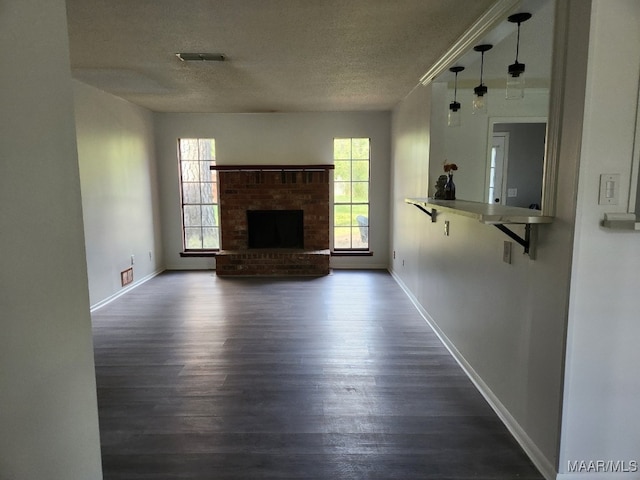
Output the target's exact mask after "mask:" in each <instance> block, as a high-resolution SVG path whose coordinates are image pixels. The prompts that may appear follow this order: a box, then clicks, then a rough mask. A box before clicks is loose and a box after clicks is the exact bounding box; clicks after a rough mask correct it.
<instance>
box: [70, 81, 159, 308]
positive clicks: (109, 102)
mask: <svg viewBox="0 0 640 480" xmlns="http://www.w3.org/2000/svg"><path fill="white" fill-rule="evenodd" d="M74 96H75V112H76V124H77V137H78V157H79V162H80V181H81V185H82V206H83V214H84V226H85V238H86V250H87V267H88V273H89V294H90V300H91V305H93V306H96V305H99V304H101V303H102V302H104V301H106V300H109V299H110V298H112V297H113V296H114V295H118V294H120V293H121V292H123V291H124V290H123V287H122V286H121V280H120V272H121V271H123V270H125V269H127V268H129V267H130V266H131V255H133V256H134V262H135V263H134V265H133V274H134V283H133V285H136V284H139V283H140V282H141V281H144V280H145V279H147V278H149V277H150V276H153V275H154V274H156V273H157V272H159V271H160V270H162V261H163V258H162V243H161V240H160V236H161V229H160V209H159V196H158V187H157V174H156V160H155V149H154V137H153V117H152V113H151V112H150V111H148V110H145V109H144V108H140V107H138V106H136V105H133V104H131V103H128V102H126V101H124V100H122V99H119V98H116V97H114V96H112V95H109V94H108V93H105V92H102V91H100V90H97V89H95V88H93V87H90V86H88V85H85V84H83V83H80V82H77V81H76V82H74ZM126 288H130V287H129V286H128V287H126Z"/></svg>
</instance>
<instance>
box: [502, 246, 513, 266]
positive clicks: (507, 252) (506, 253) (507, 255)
mask: <svg viewBox="0 0 640 480" xmlns="http://www.w3.org/2000/svg"><path fill="white" fill-rule="evenodd" d="M512 245H513V244H512V243H511V242H508V241H505V242H504V245H503V247H502V261H503V262H504V263H509V264H511V246H512Z"/></svg>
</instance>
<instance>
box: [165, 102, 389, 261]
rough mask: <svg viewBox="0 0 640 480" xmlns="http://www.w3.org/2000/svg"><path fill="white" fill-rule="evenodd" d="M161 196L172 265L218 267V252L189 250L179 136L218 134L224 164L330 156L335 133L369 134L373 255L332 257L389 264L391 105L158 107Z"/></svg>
mask: <svg viewBox="0 0 640 480" xmlns="http://www.w3.org/2000/svg"><path fill="white" fill-rule="evenodd" d="M154 119H155V136H156V151H157V152H158V174H159V179H160V193H161V195H160V202H161V211H162V219H163V225H162V228H163V230H162V231H163V241H164V246H165V259H164V260H165V264H166V267H167V268H168V269H213V268H215V260H214V259H213V258H183V257H181V256H180V252H181V251H182V248H183V247H182V236H181V213H180V190H179V178H178V159H177V140H178V139H179V138H215V140H216V163H217V164H218V165H233V164H245V165H247V164H248V165H253V164H262V165H269V164H271V165H289V164H292V165H295V164H298V165H304V164H332V163H333V139H334V138H335V137H369V138H371V172H370V174H371V186H370V191H371V198H370V207H371V211H370V219H369V225H370V227H371V230H370V236H369V241H370V248H371V250H372V251H373V255H372V256H362V257H357V258H356V257H332V259H331V266H332V267H333V268H387V267H388V264H389V256H388V255H389V165H390V151H391V147H390V124H391V114H390V112H319V113H264V114H262V113H256V114H250V113H244V114H230V113H222V114H187V113H156V114H154Z"/></svg>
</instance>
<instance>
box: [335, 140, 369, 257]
mask: <svg viewBox="0 0 640 480" xmlns="http://www.w3.org/2000/svg"><path fill="white" fill-rule="evenodd" d="M370 143H371V141H370V139H369V138H335V139H334V140H333V161H334V167H335V169H334V174H333V248H334V250H368V249H369V167H370V160H371V155H370Z"/></svg>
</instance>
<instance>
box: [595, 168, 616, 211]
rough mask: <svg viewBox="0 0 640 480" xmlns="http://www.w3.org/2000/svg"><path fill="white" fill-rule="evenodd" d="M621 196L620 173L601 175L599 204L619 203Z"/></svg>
mask: <svg viewBox="0 0 640 480" xmlns="http://www.w3.org/2000/svg"><path fill="white" fill-rule="evenodd" d="M619 198H620V174H619V173H603V174H602V175H600V198H599V200H598V205H617V204H618V199H619Z"/></svg>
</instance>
